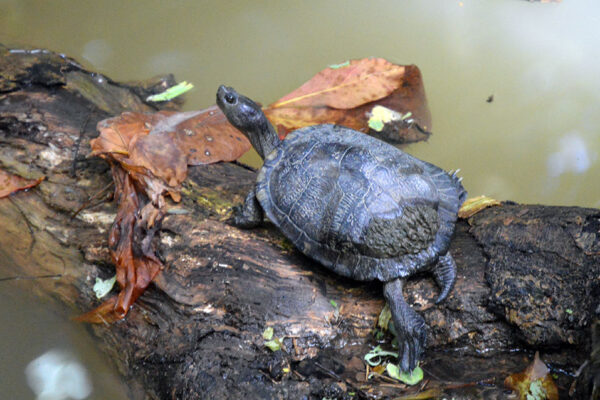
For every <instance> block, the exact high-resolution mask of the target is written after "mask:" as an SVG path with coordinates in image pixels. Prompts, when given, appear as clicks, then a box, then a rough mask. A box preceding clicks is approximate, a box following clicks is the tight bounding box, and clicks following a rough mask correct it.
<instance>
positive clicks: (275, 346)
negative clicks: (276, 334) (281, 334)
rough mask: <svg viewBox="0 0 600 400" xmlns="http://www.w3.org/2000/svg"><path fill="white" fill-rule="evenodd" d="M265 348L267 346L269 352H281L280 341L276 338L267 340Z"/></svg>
mask: <svg viewBox="0 0 600 400" xmlns="http://www.w3.org/2000/svg"><path fill="white" fill-rule="evenodd" d="M265 346H267V347H268V348H269V350H271V351H277V350H281V340H279V339H278V338H275V339H273V340H269V341H268V342H265Z"/></svg>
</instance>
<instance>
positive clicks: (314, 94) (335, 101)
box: [269, 58, 405, 109]
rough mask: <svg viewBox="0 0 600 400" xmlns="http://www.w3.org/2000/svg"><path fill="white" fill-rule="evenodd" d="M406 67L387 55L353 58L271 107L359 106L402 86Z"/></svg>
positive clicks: (325, 70)
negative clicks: (390, 60) (399, 82)
mask: <svg viewBox="0 0 600 400" xmlns="http://www.w3.org/2000/svg"><path fill="white" fill-rule="evenodd" d="M404 68H405V67H404V66H401V65H396V64H392V63H391V62H389V61H387V60H385V59H383V58H363V59H361V60H352V61H350V62H349V63H348V64H347V65H345V66H342V67H339V68H332V67H329V68H325V69H324V70H323V71H321V72H319V73H318V74H316V75H315V76H314V77H312V78H311V79H310V80H309V81H308V82H306V83H305V84H304V85H302V86H300V87H299V88H298V89H296V90H294V91H293V92H291V93H290V94H288V95H286V96H284V97H282V98H281V99H279V100H277V101H276V102H275V103H273V104H271V105H270V106H269V108H280V107H306V106H309V107H319V106H327V107H332V108H337V109H351V108H355V107H358V106H361V105H363V104H366V103H370V102H372V101H375V100H379V99H381V98H383V97H386V96H389V95H390V94H391V93H392V92H393V91H394V90H396V89H397V88H398V81H399V80H401V79H402V76H403V75H404Z"/></svg>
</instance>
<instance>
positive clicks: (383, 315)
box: [377, 303, 392, 331]
mask: <svg viewBox="0 0 600 400" xmlns="http://www.w3.org/2000/svg"><path fill="white" fill-rule="evenodd" d="M391 319H392V311H391V310H390V306H389V305H388V304H387V303H385V306H383V308H382V309H381V312H380V313H379V318H377V326H378V327H380V328H381V329H382V330H384V331H387V330H388V326H389V323H390V320H391Z"/></svg>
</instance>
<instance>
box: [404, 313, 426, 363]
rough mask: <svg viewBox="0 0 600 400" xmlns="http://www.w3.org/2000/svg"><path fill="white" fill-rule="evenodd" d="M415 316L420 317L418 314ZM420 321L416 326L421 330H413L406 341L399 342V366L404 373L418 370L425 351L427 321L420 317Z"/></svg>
mask: <svg viewBox="0 0 600 400" xmlns="http://www.w3.org/2000/svg"><path fill="white" fill-rule="evenodd" d="M415 315H417V316H419V314H417V313H415ZM419 319H420V321H419V322H416V323H415V326H420V328H416V329H412V330H413V332H411V333H406V336H405V337H404V339H403V340H399V341H398V365H399V366H400V369H401V370H402V372H406V373H410V372H412V371H413V370H414V369H415V368H417V366H418V365H419V360H421V357H422V356H423V351H424V350H425V343H426V341H427V331H426V327H425V321H424V320H423V318H421V317H420V316H419ZM417 330H418V332H417ZM399 339H400V338H399Z"/></svg>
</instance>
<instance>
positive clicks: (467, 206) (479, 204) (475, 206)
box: [458, 196, 502, 218]
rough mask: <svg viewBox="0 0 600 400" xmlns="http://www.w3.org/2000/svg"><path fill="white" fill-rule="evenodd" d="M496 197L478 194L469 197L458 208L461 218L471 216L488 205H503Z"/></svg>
mask: <svg viewBox="0 0 600 400" xmlns="http://www.w3.org/2000/svg"><path fill="white" fill-rule="evenodd" d="M501 205H502V203H500V202H499V201H498V200H496V199H492V198H491V197H487V196H477V197H472V198H470V199H467V201H465V202H464V203H463V205H462V206H461V207H460V210H458V217H459V218H469V217H472V216H473V215H475V214H477V213H478V212H480V211H481V210H484V209H486V208H488V207H494V206H501Z"/></svg>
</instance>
